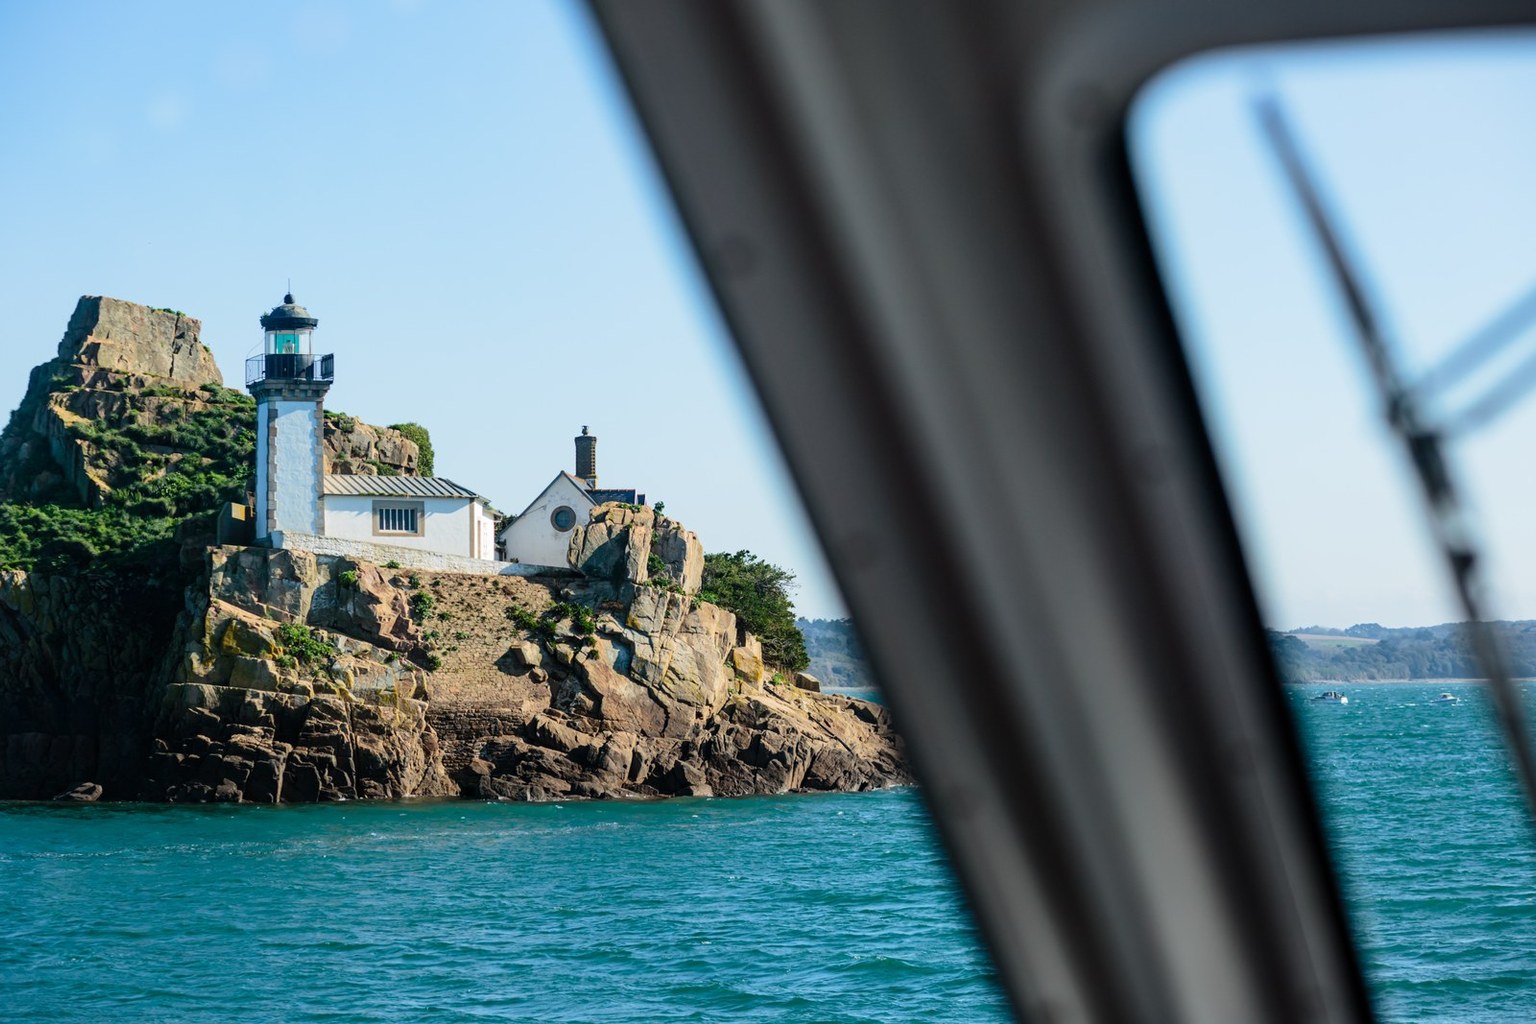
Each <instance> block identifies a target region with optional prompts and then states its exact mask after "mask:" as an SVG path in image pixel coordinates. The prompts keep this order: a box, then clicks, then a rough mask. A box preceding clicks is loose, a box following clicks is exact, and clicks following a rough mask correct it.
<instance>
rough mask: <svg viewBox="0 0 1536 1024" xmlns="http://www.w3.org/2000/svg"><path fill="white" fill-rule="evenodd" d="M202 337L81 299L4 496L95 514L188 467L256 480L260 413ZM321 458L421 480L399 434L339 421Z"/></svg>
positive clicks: (1, 474) (3, 442)
mask: <svg viewBox="0 0 1536 1024" xmlns="http://www.w3.org/2000/svg"><path fill="white" fill-rule="evenodd" d="M200 332H201V325H200V323H199V322H198V321H197V320H196V319H194V318H192V317H189V316H187V315H186V314H184V313H178V312H175V311H171V310H158V309H151V308H149V307H148V306H141V305H139V304H137V303H133V302H124V301H122V300H121V299H113V298H107V297H104V296H95V295H87V296H83V297H82V298H81V299H80V301H79V302H78V303H77V304H76V306H75V312H74V315H73V316H71V317H70V321H69V326H68V328H67V329H66V330H65V332H64V338H63V340H62V341H61V342H60V343H59V348H58V354H57V356H56V357H55V358H53V359H51V360H49V361H48V362H46V363H43V364H42V365H40V366H38V367H36V368H34V369H33V371H32V374H31V377H30V379H29V381H28V386H27V391H26V394H25V395H24V396H23V398H22V401H21V404H20V405H19V406H18V407H17V409H16V411H15V412H14V413H13V414H12V416H11V419H10V421H9V423H8V424H7V426H6V428H5V431H4V433H0V500H10V501H28V502H63V503H66V504H82V505H85V506H87V507H99V506H101V505H104V504H107V503H109V502H110V501H111V498H112V495H113V493H114V492H115V491H118V490H120V489H122V488H124V487H131V486H133V485H136V484H137V485H143V484H144V483H145V482H146V480H148V479H151V478H153V477H155V476H160V477H164V476H167V475H171V474H176V473H177V472H178V470H185V469H188V468H189V467H191V468H194V469H207V470H208V471H210V472H215V473H222V474H224V475H226V476H229V477H232V478H234V479H236V480H243V479H245V478H246V477H248V475H249V472H250V449H251V447H252V446H253V445H254V444H255V434H254V431H255V427H256V419H255V418H256V413H255V407H254V404H253V402H252V401H251V399H250V398H249V397H248V396H246V395H245V394H243V393H241V392H238V391H234V390H231V389H227V388H225V387H223V377H222V376H220V374H219V369H218V367H217V366H216V365H215V364H214V361H213V356H212V354H211V353H210V352H209V351H208V349H207V348H206V347H205V346H204V345H203V343H202V341H201V338H200ZM324 450H325V455H326V471H327V472H338V473H357V474H384V475H391V476H414V475H416V473H417V471H418V465H419V462H420V458H421V452H420V449H419V448H418V447H417V445H416V443H415V442H414V441H412V440H410V439H409V438H407V437H406V436H405V435H404V434H402V433H400V432H399V431H396V430H390V429H387V428H384V427H373V426H369V425H368V424H366V423H362V422H360V421H358V420H356V419H354V418H353V417H350V416H346V415H340V414H333V415H328V417H327V419H326V430H325V437H324ZM239 489H240V488H239V487H238V485H237V487H236V488H234V490H236V491H238V490H239ZM238 497H240V494H238V493H232V494H230V495H227V496H226V499H227V500H233V499H235V498H238ZM180 511H181V510H177V509H167V508H160V509H156V510H152V511H151V514H156V515H171V514H177V513H179V512H180ZM198 511H202V512H214V511H217V508H216V507H214V508H208V509H199V510H198Z"/></svg>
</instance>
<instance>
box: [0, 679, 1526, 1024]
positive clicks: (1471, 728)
mask: <svg viewBox="0 0 1536 1024" xmlns="http://www.w3.org/2000/svg"><path fill="white" fill-rule="evenodd" d="M1327 688H1328V687H1322V686H1315V687H1296V688H1293V689H1291V690H1290V691H1289V692H1288V694H1287V696H1288V699H1289V700H1290V702H1291V704H1292V706H1293V709H1294V711H1295V713H1296V716H1297V721H1298V723H1299V725H1300V729H1301V733H1302V736H1303V742H1304V746H1305V748H1306V750H1307V756H1308V761H1309V764H1310V767H1311V770H1312V772H1313V777H1314V779H1315V783H1316V790H1317V794H1318V799H1319V805H1320V808H1321V810H1322V812H1323V817H1324V823H1325V827H1326V830H1327V834H1328V837H1329V842H1330V845H1331V847H1332V851H1333V855H1334V858H1335V862H1336V864H1337V867H1338V869H1339V872H1340V877H1341V884H1342V886H1343V889H1344V892H1345V895H1346V898H1347V900H1348V903H1349V906H1350V913H1351V917H1352V920H1353V922H1354V927H1355V931H1356V938H1357V943H1358V946H1359V949H1360V960H1361V963H1362V964H1363V966H1364V967H1365V970H1366V974H1367V978H1368V980H1369V982H1370V984H1371V989H1372V992H1373V994H1374V996H1375V999H1376V1002H1377V1008H1378V1011H1379V1014H1380V1018H1381V1019H1382V1020H1384V1021H1390V1022H1403V1024H1408V1022H1414V1024H1417V1022H1428V1021H1445V1022H1465V1024H1488V1022H1516V1021H1520V1022H1525V1021H1530V1020H1533V1019H1536V846H1533V843H1532V832H1531V829H1530V827H1529V826H1528V825H1527V824H1526V820H1525V818H1524V816H1523V815H1524V812H1523V810H1522V807H1521V804H1520V801H1519V798H1518V794H1517V791H1516V789H1515V785H1514V781H1513V778H1512V777H1511V775H1510V773H1509V770H1508V768H1507V767H1506V761H1505V758H1504V754H1503V750H1502V748H1501V746H1500V744H1499V741H1498V738H1497V735H1496V733H1495V731H1494V728H1493V722H1492V718H1491V716H1490V715H1489V713H1488V710H1487V707H1486V704H1485V701H1484V699H1483V697H1482V694H1481V691H1480V690H1479V689H1478V688H1477V687H1476V686H1474V685H1470V684H1429V685H1416V684H1414V685H1409V684H1390V685H1384V684H1378V685H1338V684H1335V685H1333V686H1332V688H1333V689H1339V690H1342V691H1344V692H1345V693H1346V694H1347V695H1348V696H1349V698H1350V702H1349V703H1348V704H1345V705H1341V704H1326V703H1320V702H1315V701H1313V700H1311V699H1310V698H1311V697H1313V696H1315V695H1316V694H1317V693H1319V692H1321V691H1322V690H1324V689H1327ZM1442 692H1451V693H1453V694H1454V695H1455V696H1457V697H1458V698H1459V700H1458V701H1456V702H1444V703H1442V702H1439V701H1437V699H1436V698H1437V697H1438V696H1439V694H1440V693H1442ZM1007 1019H1009V1018H1008V1012H1007V1008H1006V1005H1005V1003H1004V1001H1003V999H1002V997H1001V995H1000V994H999V992H998V990H997V987H996V982H995V979H994V977H993V974H992V971H991V968H990V966H989V964H988V962H987V959H986V955H985V953H984V952H983V950H982V949H981V947H980V945H979V943H978V940H977V938H976V936H975V934H974V933H973V931H972V930H971V928H970V925H969V923H968V920H967V918H966V915H965V913H964V911H963V909H962V904H961V899H960V896H959V894H958V892H957V890H956V888H955V885H954V883H953V881H952V879H951V877H950V874H949V871H948V868H947V866H946V863H945V860H944V857H943V854H942V852H941V851H940V850H939V848H938V846H937V844H936V842H935V840H934V838H933V835H932V832H931V830H930V827H929V825H928V821H927V818H926V816H925V814H924V811H923V808H922V805H921V803H920V801H919V799H918V796H917V794H916V793H915V792H914V791H913V790H889V791H885V792H877V793H859V794H846V795H822V796H792V797H771V798H748V799H741V800H701V799H687V800H673V801H660V802H648V803H571V804H558V805H523V804H490V803H477V802H451V803H404V804H342V805H334V804H333V805H325V806H307V807H276V808H274V807H249V806H244V807H227V806H219V807H169V806H158V805H89V806H83V807H66V806H55V805H46V804H43V805H39V804H0V1020H7V1021H48V1022H53V1024H67V1022H75V1021H80V1022H87V1021H89V1022H93V1024H94V1022H102V1021H106V1022H121V1024H149V1022H154V1024H173V1022H175V1024H179V1022H220V1024H226V1022H243V1021H254V1022H266V1021H273V1022H277V1021H281V1022H285V1024H286V1022H298V1024H301V1022H310V1021H325V1022H337V1024H341V1022H348V1024H350V1022H413V1024H414V1022H422V1024H431V1022H439V1021H481V1020H513V1021H541V1022H543V1021H549V1022H564V1021H572V1022H574V1021H618V1022H629V1021H634V1022H650V1021H658V1022H664V1021H738V1020H739V1021H785V1022H813V1021H814V1022H844V1021H847V1022H855V1021H859V1022H862V1021H881V1022H885V1021H891V1022H895V1021H901V1022H907V1021H911V1022H930V1021H931V1022H943V1021H952V1022H957V1024H961V1022H963V1024H991V1022H1000V1021H1005V1020H1007Z"/></svg>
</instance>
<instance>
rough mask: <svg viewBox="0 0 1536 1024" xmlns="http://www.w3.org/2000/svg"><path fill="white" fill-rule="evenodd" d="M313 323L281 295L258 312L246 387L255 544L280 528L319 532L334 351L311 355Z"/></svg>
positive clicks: (313, 320) (298, 307)
mask: <svg viewBox="0 0 1536 1024" xmlns="http://www.w3.org/2000/svg"><path fill="white" fill-rule="evenodd" d="M319 323H320V321H319V320H317V319H316V318H315V317H313V316H310V314H309V310H307V309H305V308H304V307H303V306H300V305H299V304H297V303H296V302H294V301H293V296H292V295H291V294H290V295H284V296H283V304H282V305H281V306H278V307H276V308H275V309H273V310H272V311H271V312H270V313H268V314H266V315H265V316H263V317H262V318H261V328H262V330H263V331H264V332H265V339H264V341H263V344H262V354H261V355H259V356H256V357H255V358H253V359H248V360H246V364H245V386H246V387H247V388H249V389H250V392H251V394H252V395H254V396H255V398H256V508H255V520H256V522H255V527H256V540H257V542H258V543H259V542H262V541H266V540H268V539H269V538H270V537H271V535H272V534H273V533H278V532H295V533H309V534H320V533H323V532H324V519H323V514H322V511H321V506H320V501H321V494H322V493H323V490H324V484H325V448H324V444H323V439H324V437H325V393H326V392H327V391H329V390H330V388H331V380H332V378H333V377H334V376H335V357H334V356H331V355H323V356H317V355H315V354H314V345H313V336H314V331H315V328H316V327H317V326H318V325H319Z"/></svg>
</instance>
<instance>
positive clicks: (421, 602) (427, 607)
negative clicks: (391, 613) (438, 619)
mask: <svg viewBox="0 0 1536 1024" xmlns="http://www.w3.org/2000/svg"><path fill="white" fill-rule="evenodd" d="M436 604H437V598H435V597H433V596H432V595H431V594H429V593H427V592H426V591H425V590H418V591H416V593H414V594H412V595H411V599H410V606H411V618H413V619H415V620H416V621H417V622H425V621H426V620H427V619H428V618H429V617H430V616H431V615H432V609H433V607H434V606H435V605H436Z"/></svg>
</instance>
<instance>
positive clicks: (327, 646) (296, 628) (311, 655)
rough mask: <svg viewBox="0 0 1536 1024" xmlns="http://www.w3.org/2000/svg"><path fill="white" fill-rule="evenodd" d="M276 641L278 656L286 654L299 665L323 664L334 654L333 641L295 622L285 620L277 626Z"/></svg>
mask: <svg viewBox="0 0 1536 1024" xmlns="http://www.w3.org/2000/svg"><path fill="white" fill-rule="evenodd" d="M277 643H278V650H279V652H280V653H279V657H280V658H281V657H282V656H283V655H287V656H288V657H290V658H292V659H294V661H296V662H297V663H298V664H300V665H306V666H308V665H316V664H324V663H325V662H328V661H330V659H331V658H332V657H334V656H335V654H336V645H335V644H334V643H332V642H331V641H329V640H325V639H323V638H321V637H320V636H317V635H316V634H315V631H314V630H312V629H310V628H309V627H308V626H305V625H303V624H301V623H297V622H285V623H283V624H282V625H280V626H278V627H277Z"/></svg>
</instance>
